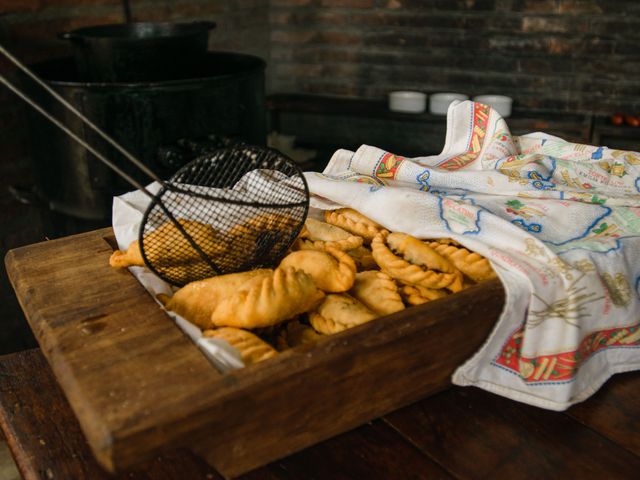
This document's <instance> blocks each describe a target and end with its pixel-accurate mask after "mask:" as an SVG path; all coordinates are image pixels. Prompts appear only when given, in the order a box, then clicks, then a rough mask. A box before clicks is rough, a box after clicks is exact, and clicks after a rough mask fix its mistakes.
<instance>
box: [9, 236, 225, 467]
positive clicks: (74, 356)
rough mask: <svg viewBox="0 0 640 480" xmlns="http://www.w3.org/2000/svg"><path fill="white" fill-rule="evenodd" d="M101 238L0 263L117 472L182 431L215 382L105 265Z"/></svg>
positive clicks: (12, 255)
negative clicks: (188, 409) (187, 414)
mask: <svg viewBox="0 0 640 480" xmlns="http://www.w3.org/2000/svg"><path fill="white" fill-rule="evenodd" d="M107 235H111V229H104V230H102V231H98V232H90V233H87V234H81V235H75V236H72V237H66V238H64V239H59V240H53V241H50V242H46V243H39V244H35V245H31V246H28V247H23V248H19V249H16V250H11V251H10V252H9V253H8V254H7V257H6V259H5V262H6V266H7V273H8V274H9V278H10V279H11V282H12V284H13V286H14V289H15V291H16V294H17V296H18V299H19V301H20V303H21V305H22V308H23V310H24V312H25V315H26V317H27V320H28V321H29V324H30V326H31V329H32V331H33V332H34V335H35V337H36V339H37V340H38V342H39V344H40V346H41V348H42V351H43V353H44V354H45V356H46V357H47V359H48V361H49V364H50V365H51V366H52V369H53V371H54V372H55V374H56V377H57V378H58V381H59V382H60V384H61V385H62V388H63V390H64V392H65V394H66V395H67V397H68V399H69V402H70V403H71V406H72V408H73V409H74V411H75V413H76V415H77V416H78V419H79V420H80V424H81V426H82V429H83V431H84V433H85V435H86V436H87V438H88V440H89V443H90V444H91V446H92V447H93V450H94V453H95V454H96V456H97V457H98V459H99V461H100V463H101V464H102V465H104V466H105V467H106V468H108V469H114V468H116V467H117V466H129V465H132V464H134V463H136V462H139V461H140V460H142V459H144V457H145V456H148V455H151V454H152V453H153V452H154V451H156V450H157V449H159V448H161V447H163V446H164V445H166V444H167V443H170V442H171V441H173V440H175V439H176V438H179V437H180V436H185V435H187V434H189V433H190V432H191V430H193V428H194V423H193V421H191V422H189V420H188V419H185V418H184V416H185V408H184V406H185V405H190V406H193V407H194V408H196V409H197V408H198V407H199V406H200V405H199V402H198V400H201V399H203V398H205V397H206V396H207V394H208V393H209V392H210V391H212V389H214V388H215V384H216V380H218V379H219V378H220V375H219V374H218V373H217V371H216V370H215V369H213V368H211V365H210V364H209V362H208V361H207V360H206V359H205V358H204V356H203V355H202V354H201V353H200V351H199V350H198V349H197V348H195V347H194V346H193V344H192V342H191V341H190V340H189V339H188V338H187V337H185V336H184V335H183V334H182V332H181V331H180V330H179V329H178V328H177V326H176V325H175V324H174V322H173V321H172V320H171V319H170V318H169V317H168V316H167V315H166V314H165V313H164V312H163V311H162V310H161V309H160V308H159V307H158V305H157V304H156V303H155V302H154V301H153V299H152V298H151V297H150V296H149V295H148V294H147V292H146V291H145V290H144V289H143V288H142V286H141V285H140V284H139V283H138V282H137V281H135V279H134V278H133V276H132V275H131V274H129V272H126V271H125V272H123V271H118V270H115V269H112V268H110V267H109V266H108V261H109V255H110V254H111V252H112V248H111V247H110V246H109V244H108V243H107V242H106V241H105V240H104V237H105V236H107ZM192 420H193V418H192ZM196 423H197V422H196ZM131 445H136V446H135V447H133V448H130V446H131ZM121 448H122V450H121Z"/></svg>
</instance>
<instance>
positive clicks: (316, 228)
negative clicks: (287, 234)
mask: <svg viewBox="0 0 640 480" xmlns="http://www.w3.org/2000/svg"><path fill="white" fill-rule="evenodd" d="M362 242H363V239H362V237H360V236H358V235H352V234H351V233H349V232H347V231H346V230H343V229H342V228H339V227H336V226H335V225H331V224H329V223H325V222H321V221H319V220H315V219H313V218H307V220H306V221H305V225H304V228H303V230H302V232H300V236H299V238H298V240H297V241H296V248H297V249H298V250H325V249H326V247H332V248H335V249H338V250H342V251H347V250H353V249H354V248H358V247H359V246H360V245H362Z"/></svg>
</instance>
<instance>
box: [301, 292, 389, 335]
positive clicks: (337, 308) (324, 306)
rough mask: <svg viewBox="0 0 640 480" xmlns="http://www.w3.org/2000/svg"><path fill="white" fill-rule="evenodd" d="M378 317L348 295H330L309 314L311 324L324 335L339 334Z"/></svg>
mask: <svg viewBox="0 0 640 480" xmlns="http://www.w3.org/2000/svg"><path fill="white" fill-rule="evenodd" d="M377 316H378V315H376V314H375V313H374V312H372V311H371V310H369V309H368V308H367V307H365V306H364V305H363V304H362V303H361V302H360V301H358V300H356V299H355V298H353V297H352V296H351V295H348V294H346V293H330V294H329V295H327V297H326V298H325V299H324V301H323V302H322V303H320V305H318V308H317V309H316V310H314V311H312V312H309V323H310V324H311V326H312V327H313V328H314V329H315V330H316V331H317V332H320V333H322V334H324V335H331V334H332V333H338V332H341V331H343V330H346V329H347V328H351V327H355V326H356V325H360V324H362V323H366V322H368V321H370V320H373V319H374V318H376V317H377Z"/></svg>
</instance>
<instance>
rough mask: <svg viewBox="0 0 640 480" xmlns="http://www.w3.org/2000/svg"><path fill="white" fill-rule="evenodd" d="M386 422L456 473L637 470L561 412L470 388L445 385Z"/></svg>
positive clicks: (619, 473) (558, 474)
mask: <svg viewBox="0 0 640 480" xmlns="http://www.w3.org/2000/svg"><path fill="white" fill-rule="evenodd" d="M637 413H640V412H636V414H637ZM385 421H387V422H388V423H389V425H391V426H393V427H394V428H395V429H396V430H397V431H398V432H400V433H401V434H402V435H404V436H405V438H407V439H408V440H410V441H411V442H412V443H413V444H414V445H416V446H417V447H418V448H420V449H421V450H422V451H423V452H424V453H425V454H426V455H428V456H429V457H430V458H432V459H433V460H435V461H436V462H438V463H439V464H440V465H442V466H443V467H444V468H446V469H447V470H449V471H451V472H452V473H453V474H454V475H456V476H458V477H460V478H494V477H499V478H519V479H527V478H531V479H540V478H607V479H614V478H615V479H617V478H624V479H629V478H637V473H638V469H640V458H638V457H636V456H635V455H633V454H631V453H630V452H628V451H627V450H625V449H623V448H621V447H620V446H619V445H617V444H615V443H613V442H611V441H609V440H607V439H606V438H604V437H602V436H601V435H599V434H598V433H596V432H594V431H592V430H590V429H589V428H586V427H585V426H583V425H581V424H580V423H579V422H577V421H575V420H573V419H572V418H570V417H569V416H567V415H566V414H564V413H558V412H551V411H547V410H543V409H539V408H536V407H531V406H529V405H524V404H521V403H518V402H515V401H512V400H509V399H506V398H503V397H499V396H496V395H493V394H490V393H488V392H485V391H482V390H480V389H477V388H473V387H467V388H453V389H450V390H448V391H446V392H443V393H441V394H439V395H436V396H433V397H431V398H428V399H426V400H423V401H421V402H418V403H417V404H415V405H411V406H410V407H407V408H404V409H402V410H399V411H397V412H394V413H393V414H391V415H388V416H387V417H385Z"/></svg>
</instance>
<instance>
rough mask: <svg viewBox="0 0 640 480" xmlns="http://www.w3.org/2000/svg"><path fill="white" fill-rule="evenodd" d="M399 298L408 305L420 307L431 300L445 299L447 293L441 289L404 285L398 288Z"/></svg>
mask: <svg viewBox="0 0 640 480" xmlns="http://www.w3.org/2000/svg"><path fill="white" fill-rule="evenodd" d="M399 292H400V296H401V297H402V299H403V300H404V301H405V303H407V304H408V305H422V304H423V303H427V302H429V301H431V300H437V299H438V298H442V297H446V296H447V292H446V291H445V290H443V289H439V290H434V289H432V288H425V287H421V286H419V285H404V286H402V287H400V290H399Z"/></svg>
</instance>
